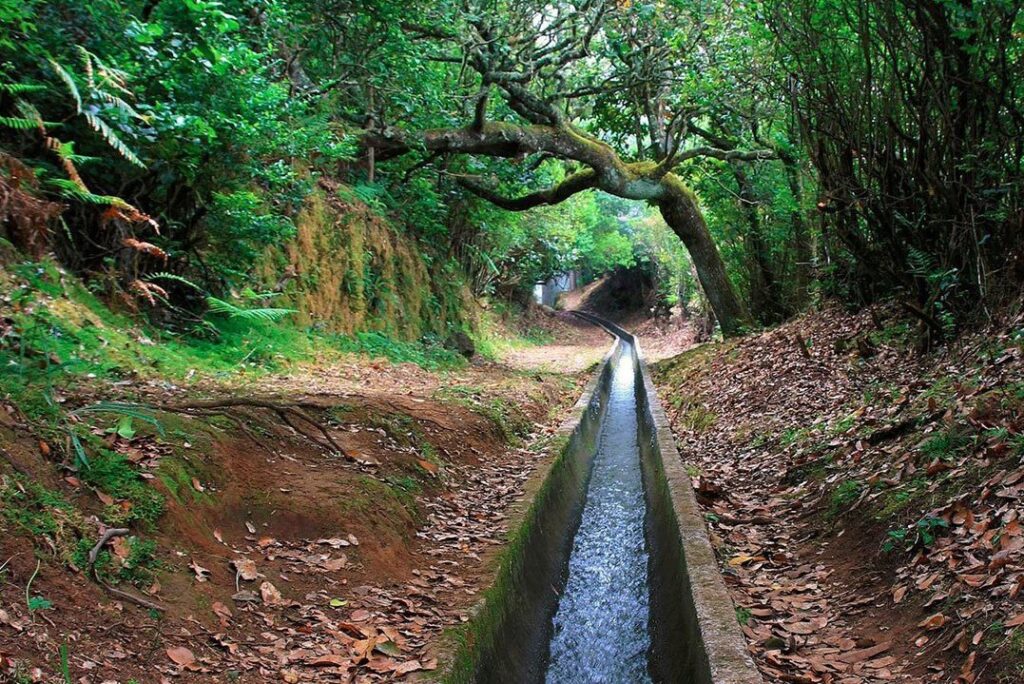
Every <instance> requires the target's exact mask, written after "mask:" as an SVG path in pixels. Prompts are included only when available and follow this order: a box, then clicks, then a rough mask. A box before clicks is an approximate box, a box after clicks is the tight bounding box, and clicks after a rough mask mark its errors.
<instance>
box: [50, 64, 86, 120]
mask: <svg viewBox="0 0 1024 684" xmlns="http://www.w3.org/2000/svg"><path fill="white" fill-rule="evenodd" d="M49 61H50V66H51V67H53V70H54V71H55V72H57V76H58V78H60V80H61V81H62V82H63V83H64V87H65V88H67V89H68V92H69V93H70V94H71V99H73V100H74V101H75V114H81V113H82V96H81V94H79V92H78V86H77V85H75V79H74V78H73V77H72V76H71V73H70V72H68V70H67V69H65V68H64V67H63V66H61V65H60V63H59V62H57V61H56V60H53V59H51V60H49Z"/></svg>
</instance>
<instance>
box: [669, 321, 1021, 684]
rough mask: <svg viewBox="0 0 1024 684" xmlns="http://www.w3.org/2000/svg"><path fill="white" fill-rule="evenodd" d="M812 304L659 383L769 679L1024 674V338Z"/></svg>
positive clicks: (848, 683) (692, 354)
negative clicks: (950, 341)
mask: <svg viewBox="0 0 1024 684" xmlns="http://www.w3.org/2000/svg"><path fill="white" fill-rule="evenodd" d="M1021 325H1022V320H1021V319H1020V318H1018V319H1017V320H1016V321H1014V322H1013V323H1012V324H1009V325H1007V326H1006V327H1004V328H1002V329H997V330H988V331H984V333H983V334H974V335H967V336H965V337H964V338H962V339H961V340H960V341H959V342H958V343H957V344H956V345H954V346H952V347H950V348H948V349H944V350H942V351H941V352H939V353H936V354H934V355H928V356H919V355H917V354H916V353H915V352H913V351H911V350H910V349H909V347H910V337H911V334H910V324H909V322H907V321H905V320H902V319H901V318H900V317H899V316H897V315H896V314H895V313H894V312H893V311H892V310H888V309H885V308H876V309H872V310H866V311H864V312H862V313H860V314H858V315H850V314H846V313H843V312H842V311H839V310H828V311H824V312H820V313H814V314H809V315H806V316H803V317H801V318H798V319H796V320H794V321H792V322H789V323H787V324H785V325H782V326H780V327H778V328H776V329H774V330H770V331H766V332H764V333H761V334H757V335H751V336H748V337H745V338H742V339H739V340H735V341H731V342H727V343H723V344H718V345H704V346H700V347H696V348H694V349H692V350H690V351H688V352H686V353H684V354H681V355H679V356H676V357H675V358H673V359H670V360H667V361H664V362H662V363H659V364H658V365H657V367H656V371H655V378H656V382H657V383H658V385H659V389H660V391H661V394H662V397H663V400H664V401H665V403H666V404H667V405H668V406H669V415H670V418H671V420H672V423H673V427H674V430H675V432H676V436H677V438H678V440H679V443H680V446H681V450H682V453H683V458H684V459H685V460H686V461H687V463H688V464H689V465H690V467H691V468H692V476H693V482H694V485H695V487H696V488H697V491H698V494H699V498H700V500H701V503H702V505H703V507H704V510H705V511H706V516H707V520H708V523H709V526H710V528H711V531H712V537H713V541H714V545H715V547H716V550H717V552H718V555H719V560H720V561H721V565H722V570H723V572H724V573H725V576H726V578H727V581H728V584H729V587H730V590H731V592H732V595H733V599H734V601H735V602H736V604H737V606H738V609H737V613H738V618H739V619H740V621H741V622H742V623H743V624H744V631H745V633H746V635H747V637H748V640H749V642H750V647H751V650H752V652H753V653H754V654H755V657H756V659H757V662H758V664H759V666H760V667H761V670H762V672H763V673H764V674H765V676H766V678H767V679H768V681H770V682H842V683H843V684H853V683H855V682H882V681H892V680H894V679H895V680H899V681H911V682H953V681H956V682H978V683H980V682H990V683H996V682H998V683H999V684H1010V683H1011V682H1019V681H1022V679H1024V631H1022V628H1021V625H1022V624H1024V610H1022V609H1021V595H1020V592H1021V589H1022V588H1024V553H1022V549H1024V533H1022V529H1021V522H1020V517H1021V514H1022V512H1024V418H1022V416H1024V329H1022V327H1021Z"/></svg>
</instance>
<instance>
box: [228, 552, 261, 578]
mask: <svg viewBox="0 0 1024 684" xmlns="http://www.w3.org/2000/svg"><path fill="white" fill-rule="evenodd" d="M231 565H232V567H234V568H235V572H236V573H237V574H238V576H239V577H241V578H242V579H244V580H245V581H247V582H252V581H253V580H255V579H256V578H257V577H259V576H260V573H259V572H257V571H256V561H254V560H252V559H249V558H235V559H233V560H232V561H231Z"/></svg>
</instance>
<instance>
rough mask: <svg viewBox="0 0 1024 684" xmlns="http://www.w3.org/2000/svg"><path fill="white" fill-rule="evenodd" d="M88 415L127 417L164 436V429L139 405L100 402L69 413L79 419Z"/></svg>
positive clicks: (150, 413) (151, 414) (149, 412)
mask: <svg viewBox="0 0 1024 684" xmlns="http://www.w3.org/2000/svg"><path fill="white" fill-rule="evenodd" d="M90 413H115V414H117V415H120V416H128V417H129V418H134V419H136V420H140V421H142V422H144V423H149V424H150V425H152V426H153V428H154V429H155V430H156V431H157V432H158V433H160V435H161V436H163V434H164V427H163V425H162V424H161V423H160V421H159V420H157V418H156V417H155V416H154V415H153V413H152V412H151V411H150V410H149V409H148V408H146V407H145V406H142V405H141V404H132V403H128V402H121V401H101V402H99V403H96V404H90V405H89V406H83V407H82V408H79V409H75V410H74V411H72V412H71V415H73V416H76V417H79V418H81V417H82V416H84V415H87V414H90Z"/></svg>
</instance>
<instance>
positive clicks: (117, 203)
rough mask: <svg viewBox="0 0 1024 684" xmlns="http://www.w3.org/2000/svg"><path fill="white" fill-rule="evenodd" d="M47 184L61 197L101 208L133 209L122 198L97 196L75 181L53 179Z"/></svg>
mask: <svg viewBox="0 0 1024 684" xmlns="http://www.w3.org/2000/svg"><path fill="white" fill-rule="evenodd" d="M47 183H48V184H49V185H51V186H53V187H54V188H55V189H56V190H58V191H59V192H60V194H61V195H63V196H64V197H66V198H68V199H73V200H77V201H79V202H85V203H87V204H98V205H101V206H114V207H122V208H123V207H131V205H130V204H128V203H127V202H125V201H124V200H123V199H121V198H120V197H114V196H113V195H96V194H93V193H91V192H88V191H86V190H83V189H82V188H81V187H80V186H79V185H78V184H76V183H75V182H74V181H70V180H67V179H66V178H51V179H49V180H48V181H47Z"/></svg>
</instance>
